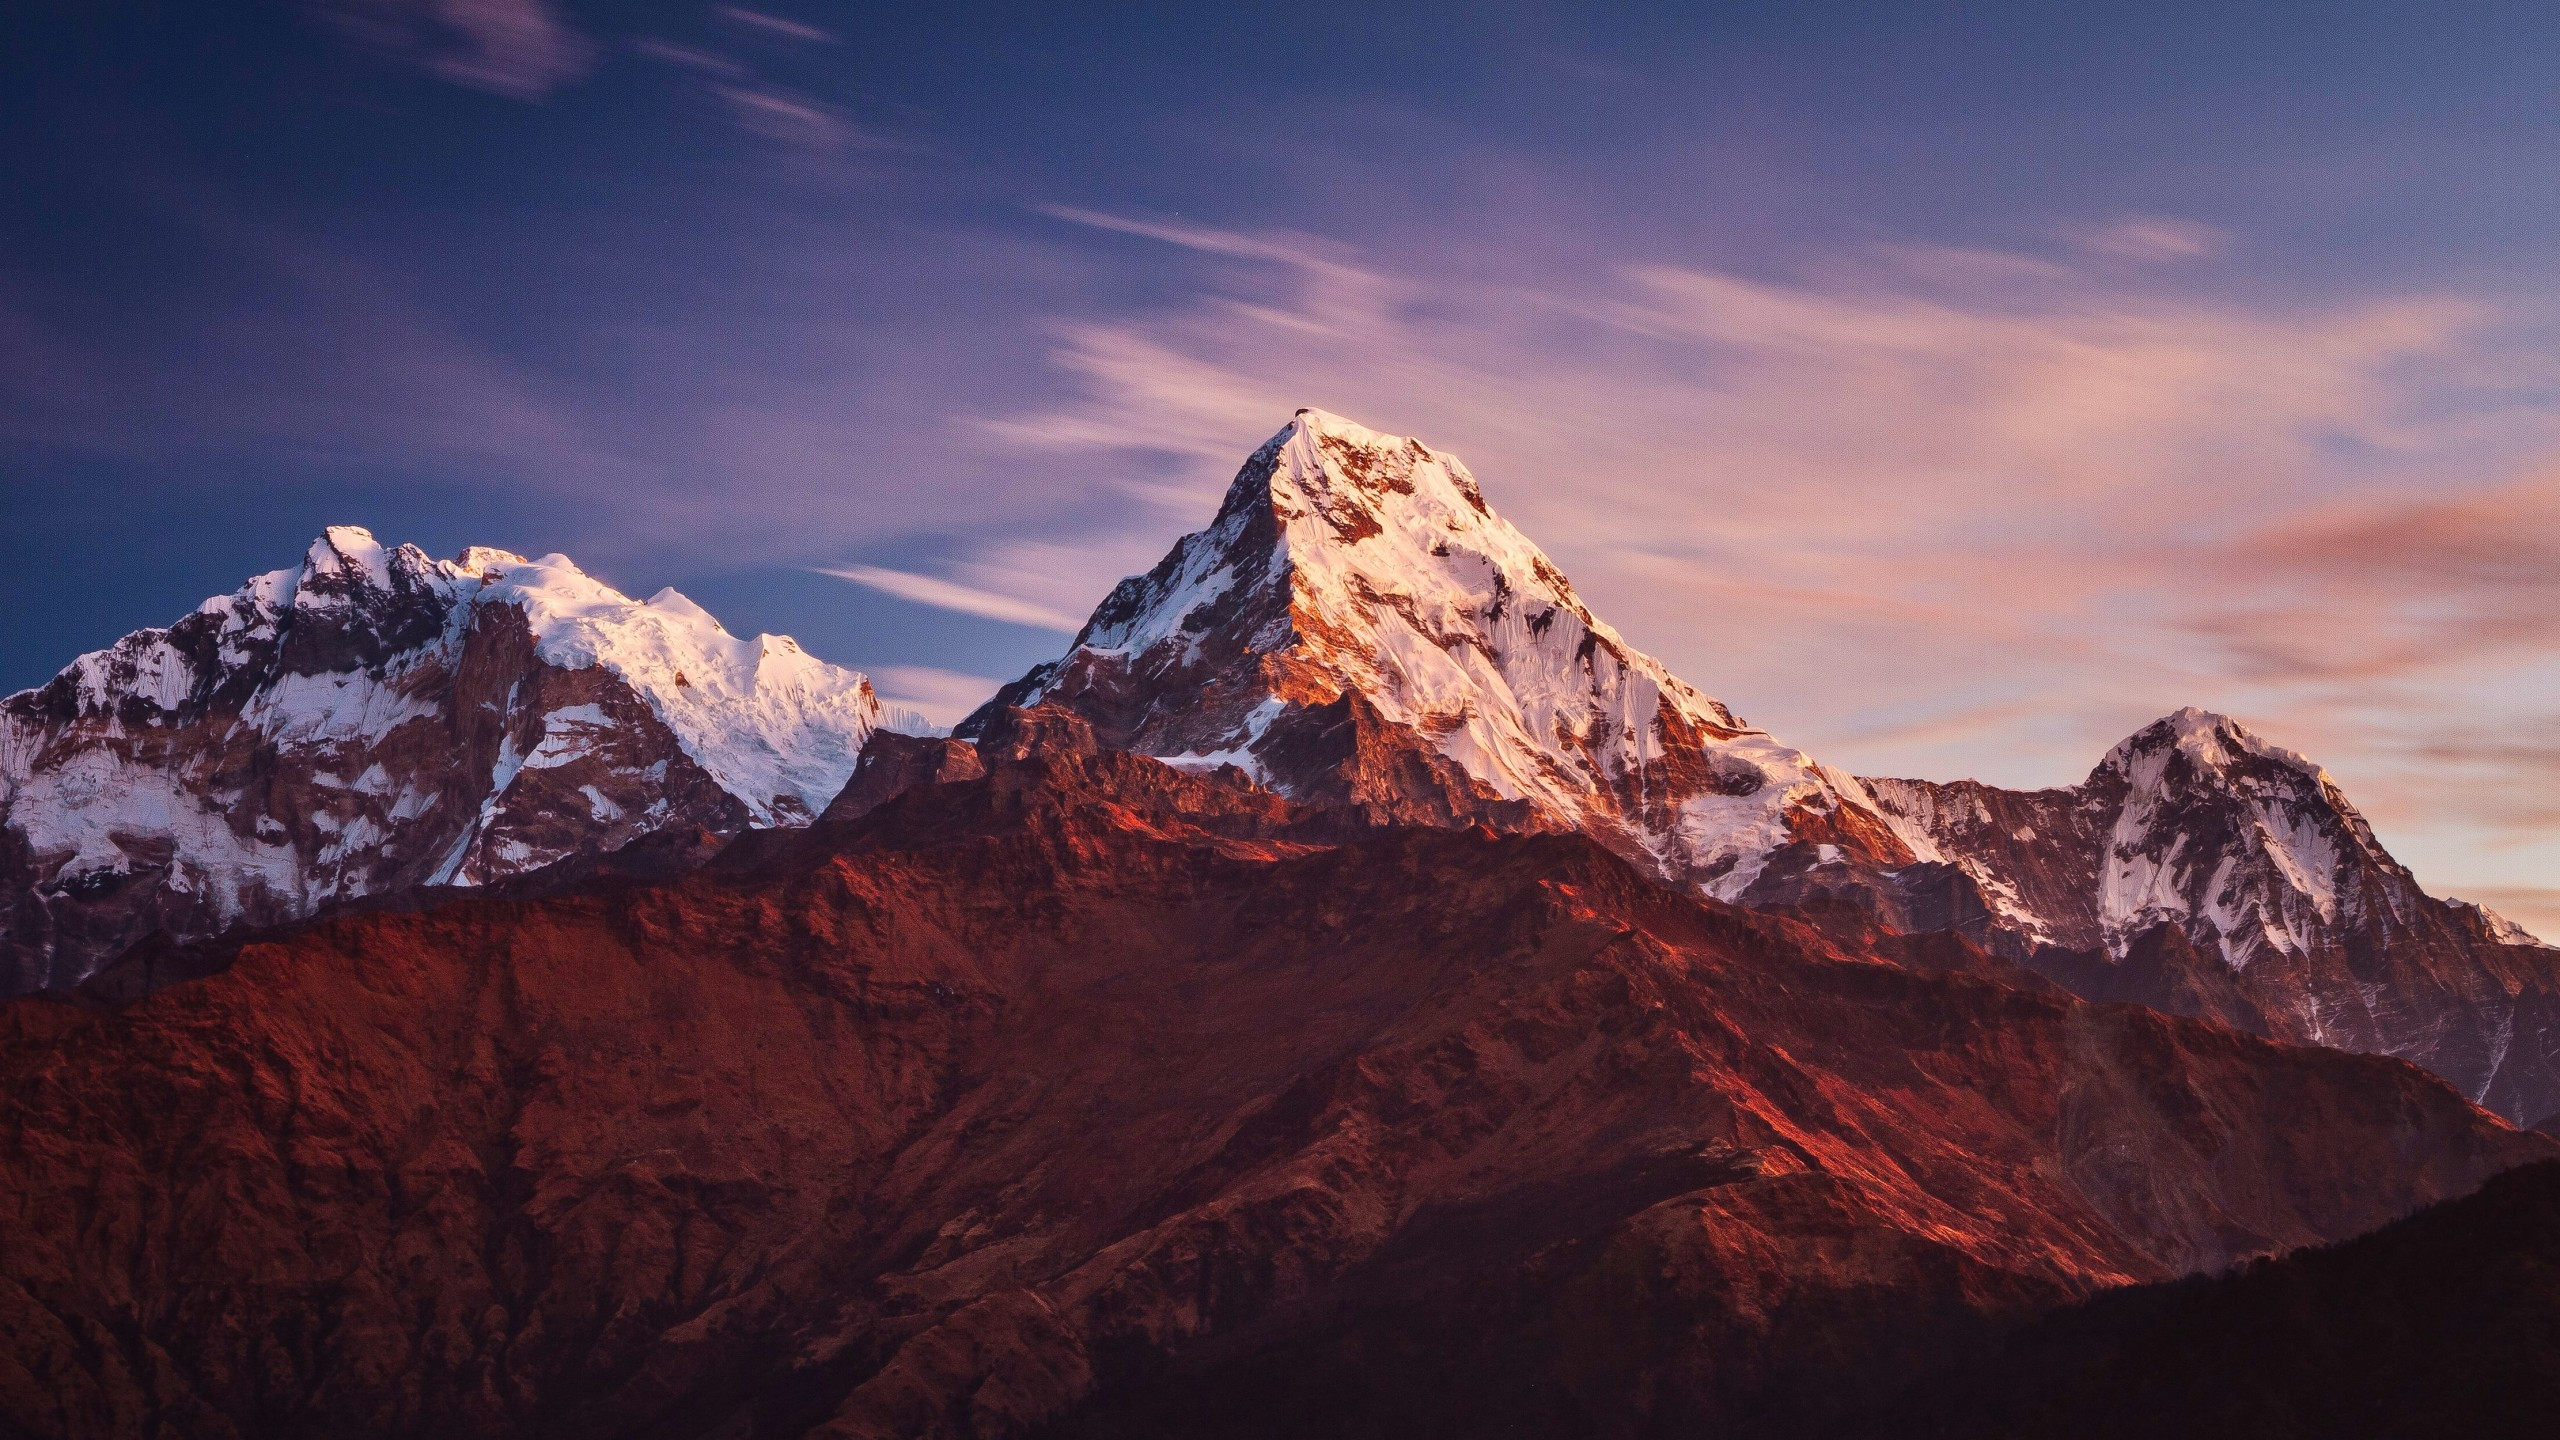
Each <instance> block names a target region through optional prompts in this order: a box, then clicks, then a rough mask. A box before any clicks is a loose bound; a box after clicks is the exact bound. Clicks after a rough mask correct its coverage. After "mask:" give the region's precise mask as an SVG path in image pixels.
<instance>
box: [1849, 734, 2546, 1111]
mask: <svg viewBox="0 0 2560 1440" xmlns="http://www.w3.org/2000/svg"><path fill="white" fill-rule="evenodd" d="M1865 784H1866V788H1867V790H1868V792H1869V793H1870V794H1871V795H1873V796H1874V797H1875V799H1876V801H1877V803H1878V804H1879V805H1880V806H1881V807H1882V808H1883V810H1884V811H1885V812H1886V813H1887V814H1888V815H1889V816H1891V817H1893V819H1894V820H1895V821H1896V822H1897V823H1899V824H1901V825H1903V826H1905V827H1907V830H1908V832H1909V835H1910V839H1911V842H1912V843H1913V844H1915V845H1929V846H1934V847H1935V848H1936V850H1937V851H1938V853H1940V854H1941V855H1943V856H1945V857H1947V859H1949V860H1950V861H1951V862H1952V863H1954V864H1955V865H1956V866H1958V867H1959V868H1961V869H1962V870H1963V871H1964V872H1965V874H1966V876H1967V877H1968V878H1970V879H1972V880H1973V881H1975V882H1976V883H1977V884H1978V885H1979V886H1980V889H1981V891H1982V893H1983V895H1984V896H1985V897H1986V899H1987V901H1988V909H1989V912H1990V916H1991V920H1990V925H1989V930H1990V932H1991V936H1992V943H1993V944H1994V945H1995V946H2000V945H2004V944H2005V948H2006V949H2007V950H2008V951H2009V952H2010V953H2012V954H2014V955H2016V956H2017V957H2019V958H2021V959H2024V960H2027V961H2028V962H2029V963H2031V964H2033V965H2035V966H2036V967H2037V968H2038V969H2040V970H2043V971H2044V972H2045V973H2047V974H2049V975H2052V976H2054V977H2055V978H2057V979H2060V980H2062V981H2064V982H2065V983H2067V984H2069V985H2071V986H2072V987H2073V988H2075V989H2077V990H2079V991H2081V992H2082V993H2084V994H2090V995H2093V996H2097V997H2099V998H2106V999H2120V1000H2136V1001H2140V1002H2141V1003H2144V1004H2149V1005H2154V1006H2157V1007H2160V1008H2164V1009H2169V1010H2173V1011H2176V1012H2179V1013H2185V1014H2200V1015H2207V1016H2210V1017H2212V1018H2214V1019H2218V1020H2222V1021H2225V1022H2226V1023H2231V1024H2237V1025H2240V1026H2243V1027H2244V1028H2247V1029H2251V1030H2255V1031H2257V1032H2259V1033H2261V1034H2269V1035H2275V1036H2280V1037H2282V1038H2285V1039H2289V1040H2299V1041H2304V1042H2307V1043H2311V1044H2319V1045H2334V1046H2338V1047H2341V1048H2344V1049H2350V1050H2363V1051H2370V1052H2375V1053H2379V1054H2386V1055H2397V1056H2401V1057H2403V1058H2405V1059H2409V1060H2414V1061H2416V1062H2417V1063H2419V1064H2421V1065H2424V1066H2426V1067H2427V1068H2428V1069H2430V1070H2433V1071H2435V1072H2436V1073H2437V1074H2439V1075H2443V1076H2445V1077H2446V1078H2448V1079H2450V1080H2452V1081H2453V1082H2454V1083H2455V1084H2456V1085H2457V1086H2459V1087H2460V1088H2461V1089H2462V1090H2463V1091H2464V1092H2465V1093H2467V1094H2469V1095H2471V1096H2472V1097H2473V1098H2475V1099H2477V1100H2479V1101H2480V1102H2481V1103H2482V1104H2485V1105H2488V1106H2490V1107H2492V1108H2494V1109H2496V1110H2498V1111H2500V1112H2501V1113H2504V1114H2506V1115H2508V1116H2509V1117H2510V1118H2513V1119H2515V1120H2517V1121H2518V1122H2519V1123H2531V1122H2533V1121H2535V1120H2537V1119H2539V1118H2541V1117H2542V1116H2544V1115H2547V1114H2551V1113H2553V1112H2554V1111H2560V952H2555V951H2553V950H2552V949H2550V948H2549V947H2547V946H2544V945H2542V944H2540V943H2539V942H2538V941H2536V940H2535V939H2534V938H2533V937H2532V936H2530V935H2527V934H2526V933H2525V932H2524V931H2523V930H2521V929H2519V928H2517V927H2515V926H2513V925H2511V924H2508V923H2507V922H2505V921H2503V920H2501V919H2500V918H2499V917H2497V916H2495V915H2493V914H2491V913H2489V912H2488V911H2485V910H2483V909H2481V908H2480V907H2478V906H2475V905H2467V904H2463V903H2461V902H2459V901H2445V900H2438V899H2435V898H2433V897H2431V896H2429V895H2427V894H2426V893H2425V892H2424V891H2423V890H2421V889H2420V888H2419V887H2418V883H2417V880H2416V878H2415V877H2413V876H2412V875H2411V874H2410V873H2409V871H2408V869H2407V868H2406V867H2405V866H2402V865H2401V864H2400V863H2399V862H2398V861H2396V860H2394V859H2393V858H2392V857H2391V856H2390V854H2389V853H2388V852H2387V851H2385V850H2384V849H2383V848H2382V845H2381V842H2379V841H2378V840H2376V839H2375V838H2374V834H2373V829H2372V827H2371V826H2369V825H2367V824H2366V823H2365V820H2364V817H2363V816H2362V815H2360V814H2358V813H2357V812H2356V809H2355V806H2354V805H2352V804H2351V803H2349V802H2348V800H2347V797H2346V796H2345V795H2343V794H2341V793H2340V792H2339V790H2338V787H2337V785H2336V784H2335V782H2333V781H2332V780H2331V779H2330V778H2329V776H2328V774H2327V772H2325V771H2323V770H2322V769H2321V768H2320V767H2319V766H2317V765H2315V764H2313V763H2312V762H2311V761H2310V760H2308V759H2306V758H2304V757H2303V756H2301V755H2299V754H2296V753H2294V752H2293V751H2290V750H2287V749H2284V748H2283V747H2281V746H2277V745H2272V744H2270V743H2268V742H2267V741H2265V740H2262V739H2260V738H2259V737H2258V736H2256V735H2254V734H2252V733H2250V732H2249V731H2248V730H2247V729H2246V728H2245V727H2243V726H2241V725H2240V724H2238V723H2237V722H2235V721H2233V720H2231V719H2229V718H2227V717H2225V716H2220V715H2212V714H2207V713H2205V712H2203V711H2200V710H2182V711H2180V712H2178V713H2177V714H2175V715H2172V716H2169V717H2168V718H2166V719H2163V720H2160V721H2157V722H2155V723H2154V724H2152V725H2149V726H2146V727H2145V728H2144V729H2142V730H2141V731H2140V732H2138V733H2136V734H2134V735H2133V736H2131V737H2129V738H2127V739H2126V740H2125V741H2124V742H2123V743H2122V744H2120V745H2118V746H2116V747H2115V749H2114V750H2112V751H2110V752H2109V753H2108V755H2107V757H2106V758H2105V759H2104V760H2102V761H2100V762H2099V764H2098V767H2097V768H2096V769H2095V770H2093V771H2092V772H2091V773H2090V775H2089V778H2088V779H2087V780H2086V781H2084V782H2083V783H2081V784H2080V785H2078V786H2076V787H2074V788H2072V789H2069V790H2047V791H2037V792H2032V793H2020V792H2015V791H2004V790H1998V789H1995V788H1993V787H1990V786H1984V785H1979V784H1974V783H1972V782H1960V783H1957V784H1953V785H1941V784H1933V783H1930V782H1927V781H1913V780H1875V779H1870V780H1868V781H1866V782H1865Z"/></svg>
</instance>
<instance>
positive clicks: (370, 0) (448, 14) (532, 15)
mask: <svg viewBox="0 0 2560 1440" xmlns="http://www.w3.org/2000/svg"><path fill="white" fill-rule="evenodd" d="M315 8H316V9H317V10H318V11H319V13H320V14H321V16H322V17H323V18H324V19H326V20H328V21H329V22H331V23H332V24H333V25H334V26H335V27H336V28H337V29H338V30H340V31H341V32H342V33H344V34H347V35H349V36H352V37H353V38H355V39H356V40H358V41H359V42H361V43H364V44H367V45H370V46H372V47H373V48H375V49H379V50H382V51H384V52H386V53H389V54H392V55H395V56H398V57H400V58H402V59H406V60H408V61H410V62H411V63H413V64H415V65H417V66H418V67H419V68H421V69H423V70H425V71H427V72H428V73H429V74H431V75H435V76H437V77H438V78H440V79H445V80H450V81H452V82H453V83H455V84H457V85H468V86H470V87H472V88H474V89H478V90H486V91H489V92H491V93H492V94H497V95H505V96H508V97H510V98H513V99H517V100H541V99H545V98H547V97H548V96H549V95H551V93H552V92H554V91H556V90H558V89H560V88H561V87H563V86H565V85H568V84H570V83H571V82H573V81H576V80H579V79H581V78H583V77H584V76H585V75H586V73H587V72H588V70H589V69H591V68H593V66H594V63H595V46H594V45H593V44H592V43H590V42H589V41H588V40H587V38H586V36H584V35H582V34H580V33H579V32H578V30H577V28H576V27H574V26H572V25H571V24H569V22H568V21H566V20H564V19H562V18H561V16H560V14H559V12H558V11H557V10H556V9H554V8H553V7H552V6H551V5H550V4H549V3H548V0H318V3H317V4H316V6H315Z"/></svg>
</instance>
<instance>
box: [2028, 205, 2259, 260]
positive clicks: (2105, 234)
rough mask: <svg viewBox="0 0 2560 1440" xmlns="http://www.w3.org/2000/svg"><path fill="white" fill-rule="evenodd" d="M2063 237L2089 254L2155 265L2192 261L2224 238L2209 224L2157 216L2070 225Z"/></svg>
mask: <svg viewBox="0 0 2560 1440" xmlns="http://www.w3.org/2000/svg"><path fill="white" fill-rule="evenodd" d="M2062 233H2063V238H2064V239H2066V240H2069V241H2070V242H2071V243H2073V244H2074V245H2077V246H2078V247H2080V248H2081V249H2082V250H2085V251H2087V252H2089V253H2090V254H2092V255H2101V256H2104V257H2106V258H2108V259H2110V260H2125V261H2131V262H2133V263H2135V264H2141V265H2157V264H2164V263H2168V262H2171V261H2177V260H2195V259H2201V258H2203V257H2204V256H2207V255H2210V254H2212V253H2214V252H2215V251H2217V250H2219V249H2221V248H2222V246H2223V244H2224V242H2225V240H2226V239H2227V238H2228V237H2226V236H2225V235H2224V234H2223V233H2222V232H2221V231H2220V230H2217V229H2215V228H2214V227H2212V226H2210V225H2200V224H2197V223H2196V222H2195V221H2193V220H2179V219H2173V218H2171V217H2168V216H2161V215H2133V216H2128V217H2126V218H2124V219H2122V220H2117V221H2114V222H2112V223H2109V224H2105V225H2089V226H2072V227H2068V228H2066V229H2065V230H2064V231H2063V232H2062Z"/></svg>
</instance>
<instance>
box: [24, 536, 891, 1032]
mask: <svg viewBox="0 0 2560 1440" xmlns="http://www.w3.org/2000/svg"><path fill="white" fill-rule="evenodd" d="M879 717H880V705H879V701H878V699H877V698H876V697H875V696H874V695H873V694H872V690H871V685H870V682H869V681H868V680H866V679H865V678H864V677H863V676H862V675H860V674H858V673H856V672H854V671H851V670H845V669H841V668H839V667H837V666H834V665H830V664H827V663H826V662H825V661H822V660H819V659H818V658H816V657H815V656H812V655H810V654H808V653H807V652H806V651H804V650H802V649H801V648H800V647H799V645H798V644H797V643H795V642H794V641H792V640H791V639H790V638H789V637H787V636H779V635H757V636H754V637H752V638H741V637H738V636H734V635H731V634H730V633H728V631H727V630H725V629H724V628H722V626H721V625H720V622H719V621H717V620H716V619H714V618H712V616H711V615H710V614H709V612H707V611H705V610H704V609H703V608H702V607H701V606H699V605H696V604H695V603H694V602H693V601H691V600H689V599H687V598H686V597H685V596H684V595H682V594H681V593H679V592H677V591H675V590H672V589H668V590H661V591H659V592H658V593H657V594H656V595H654V596H652V597H651V598H650V599H649V600H648V601H646V602H642V601H636V600H633V599H631V598H630V597H629V596H626V595H624V594H622V593H620V592H619V591H616V590H615V589H613V588H612V587H611V586H608V585H606V584H604V583H603V582H601V581H599V580H597V579H595V578H594V577H593V576H590V575H588V574H586V573H585V572H584V571H581V570H580V569H579V568H578V567H577V566H576V565H574V564H572V563H571V562H570V561H569V560H568V558H567V557H565V556H561V555H546V556H544V557H542V558H541V559H539V560H527V559H525V558H524V557H523V556H520V555H516V554H513V553H511V552H508V551H504V550H495V549H488V548H474V549H471V550H466V551H464V552H463V553H462V554H461V555H460V556H458V557H456V558H455V559H453V560H437V559H434V558H433V557H430V556H429V555H427V554H426V553H425V552H424V551H421V550H419V549H418V548H416V547H415V546H409V545H402V546H397V547H385V546H384V545H382V544H381V543H380V542H379V541H377V540H376V539H375V538H374V537H373V536H372V535H371V534H370V533H369V532H367V531H365V530H363V529H361V528H358V527H355V526H332V527H330V528H329V529H328V530H326V531H324V532H322V534H321V535H320V536H318V537H317V538H316V539H314V540H313V541H312V542H311V544H310V545H309V546H308V547H306V548H305V550H304V552H303V556H302V561H301V563H300V565H298V566H296V567H293V568H289V569H282V570H273V571H269V572H266V573H265V574H262V575H258V576H255V577H252V578H251V579H250V580H249V581H247V582H246V583H245V584H243V585H242V586H241V587H240V588H239V589H238V590H236V591H234V592H232V593H231V594H230V595H227V596H217V597H215V598H214V599H211V600H208V601H206V602H205V603H204V604H203V605H201V606H199V607H197V609H196V611H195V612H194V613H192V614H190V615H188V616H186V617H184V618H183V619H181V620H180V621H178V622H177V623H176V624H175V625H172V626H170V627H169V628H167V629H155V630H141V631H136V632H135V633H133V634H131V635H128V636H126V637H124V638H123V639H122V640H119V641H117V642H116V643H115V644H114V645H112V646H109V647H108V648H106V649H104V650H100V651H96V652H93V653H91V654H88V655H83V656H81V657H80V658H79V659H77V660H75V661H74V662H73V663H72V664H71V665H70V666H68V667H67V668H66V669H64V670H63V672H62V673H61V674H60V675H58V676H56V677H55V678H54V680H53V681H51V682H49V683H48V684H46V685H43V686H40V687H38V688H36V689H34V690H30V691H25V692H22V693H20V694H18V695H14V696H11V697H8V698H7V699H6V700H0V823H5V824H6V825H7V826H8V828H9V829H11V830H14V831H15V832H17V833H16V835H15V836H14V837H12V839H11V843H0V966H4V967H5V969H4V970H0V988H8V989H14V988H23V987H25V986H27V985H33V984H43V983H60V982H61V981H63V980H65V979H77V978H79V976H80V975H82V974H85V973H87V967H88V966H90V965H92V964H94V963H95V962H96V961H97V960H99V959H101V958H103V957H104V954H105V953H107V950H106V949H102V948H101V947H111V946H112V945H117V944H123V943H129V942H130V941H132V940H134V939H138V938H140V936H141V935H142V934H145V933H148V932H149V930H151V929H154V928H156V929H160V930H164V931H167V932H169V933H175V934H182V935H197V934H207V933H211V932H212V931H214V930H218V929H221V928H223V927H226V926H229V925H233V924H238V923H244V922H247V923H273V922H275V921H278V920H284V919H291V918H294V917H296V916H299V915H303V914H308V913H309V912H310V911H311V910H312V909H313V908H314V907H316V906H317V905H320V904H323V903H327V902H329V901H332V900H338V899H344V898H348V897H351V896H354V895H363V894H381V893H385V892H387V891H393V890H398V889H400V888H403V887H406V886H412V885H416V884H422V883H431V884H451V883H470V882H475V881H481V880H486V879H490V878H494V877H496V876H499V875H504V874H509V873H514V872H517V871H521V870H524V869H528V868H532V867H534V866H538V865H542V864H548V863H551V862H552V861H555V860H558V859H561V858H564V857H566V856H569V855H575V854H580V853H587V852H591V851H595V850H602V849H611V848H614V847H616V846H619V845H621V844H624V843H627V842H628V841H630V840H632V839H634V838H637V837H638V836H640V835H643V834H647V833H650V832H652V831H653V830H657V829H661V828H664V827H668V826H686V827H698V828H713V829H727V828H735V827H737V826H739V825H744V824H765V825H776V824H798V823H805V822H806V821H808V820H809V819H811V818H812V817H814V816H815V815H816V814H817V813H818V812H819V811H821V810H823V809H824V808H825V807H826V805H827V802H828V801H830V800H832V799H833V798H834V797H835V794H836V792H837V791H838V790H840V789H842V788H843V785H844V782H845V779H846V777H847V776H848V775H850V774H851V773H852V769H853V764H854V760H855V758H856V756H857V755H858V754H859V752H860V750H861V748H862V744H863V741H864V740H865V739H867V738H868V737H869V735H870V733H871V731H872V730H873V728H874V727H875V726H876V725H877V723H878V721H879ZM21 870H23V871H24V873H23V874H21V873H18V872H19V871H21ZM12 907H14V913H13V908H12ZM62 935H68V936H75V937H77V938H76V940H75V941H73V942H71V949H70V950H65V949H63V948H62V947H61V946H60V945H57V943H56V940H55V939H54V938H51V937H56V936H62Z"/></svg>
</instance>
